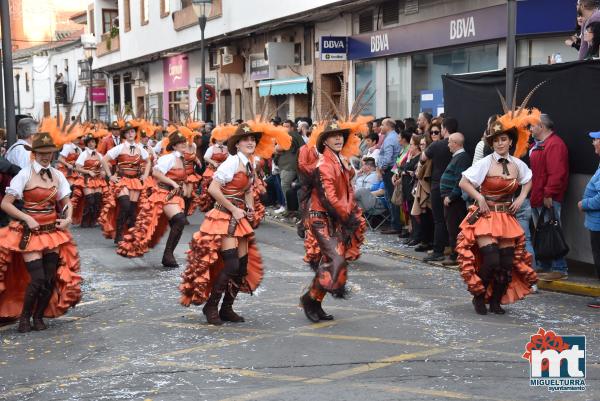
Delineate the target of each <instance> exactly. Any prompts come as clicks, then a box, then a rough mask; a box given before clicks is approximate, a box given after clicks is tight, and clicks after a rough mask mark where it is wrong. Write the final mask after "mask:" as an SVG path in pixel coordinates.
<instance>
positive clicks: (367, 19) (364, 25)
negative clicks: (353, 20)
mask: <svg viewBox="0 0 600 401" xmlns="http://www.w3.org/2000/svg"><path fill="white" fill-rule="evenodd" d="M372 30H373V12H372V11H370V10H369V11H367V12H364V13H362V14H360V15H359V16H358V33H365V32H371V31H372Z"/></svg>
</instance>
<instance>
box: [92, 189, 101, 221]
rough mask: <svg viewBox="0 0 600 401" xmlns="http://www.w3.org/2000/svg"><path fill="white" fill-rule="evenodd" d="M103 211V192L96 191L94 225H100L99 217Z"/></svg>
mask: <svg viewBox="0 0 600 401" xmlns="http://www.w3.org/2000/svg"><path fill="white" fill-rule="evenodd" d="M101 211H102V192H96V193H94V215H93V217H92V227H96V226H97V225H98V217H100V212H101Z"/></svg>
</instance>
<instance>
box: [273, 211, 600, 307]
mask: <svg viewBox="0 0 600 401" xmlns="http://www.w3.org/2000/svg"><path fill="white" fill-rule="evenodd" d="M265 218H266V219H268V220H269V221H272V222H275V223H277V224H282V225H286V226H289V227H290V228H294V222H295V220H294V219H288V218H285V217H283V216H281V215H276V214H274V213H273V210H272V208H267V213H266V216H265ZM363 249H364V250H368V251H383V252H386V253H388V254H390V255H394V256H397V257H401V258H409V259H414V260H418V261H421V262H423V258H425V257H426V256H427V255H428V254H427V253H426V252H424V253H420V252H415V251H414V248H409V247H407V246H405V245H402V244H401V243H400V239H399V238H398V236H397V235H383V234H381V233H380V232H379V231H371V230H368V231H367V233H366V240H365V244H364V245H363ZM423 263H429V264H431V265H434V266H437V267H441V268H444V269H451V270H456V271H458V266H444V265H442V263H441V262H423ZM537 285H538V289H540V290H546V291H555V292H562V293H567V294H574V295H581V296H588V297H600V281H599V280H598V279H597V278H596V277H595V276H594V273H593V267H592V266H587V265H581V264H575V265H574V266H571V263H569V277H568V279H566V280H556V281H545V280H539V281H538V284H537Z"/></svg>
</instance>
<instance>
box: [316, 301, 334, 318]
mask: <svg viewBox="0 0 600 401" xmlns="http://www.w3.org/2000/svg"><path fill="white" fill-rule="evenodd" d="M315 302H317V304H318V306H317V315H319V320H333V315H330V314H329V313H327V312H325V311H324V310H323V306H322V304H321V302H318V301H315Z"/></svg>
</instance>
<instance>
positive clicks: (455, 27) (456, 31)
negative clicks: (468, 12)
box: [450, 17, 475, 40]
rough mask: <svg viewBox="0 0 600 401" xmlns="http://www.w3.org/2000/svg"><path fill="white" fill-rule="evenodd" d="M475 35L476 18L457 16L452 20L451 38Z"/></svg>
mask: <svg viewBox="0 0 600 401" xmlns="http://www.w3.org/2000/svg"><path fill="white" fill-rule="evenodd" d="M472 37H473V38H474V37H475V18H473V17H466V18H457V19H453V20H451V21H450V40H456V39H466V38H472Z"/></svg>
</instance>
